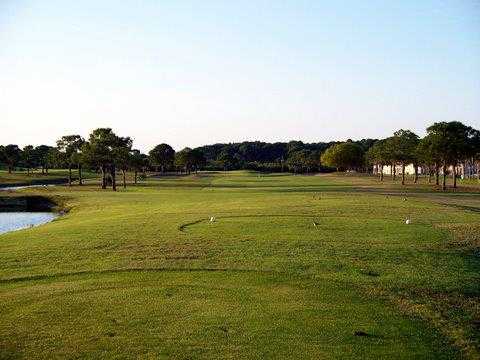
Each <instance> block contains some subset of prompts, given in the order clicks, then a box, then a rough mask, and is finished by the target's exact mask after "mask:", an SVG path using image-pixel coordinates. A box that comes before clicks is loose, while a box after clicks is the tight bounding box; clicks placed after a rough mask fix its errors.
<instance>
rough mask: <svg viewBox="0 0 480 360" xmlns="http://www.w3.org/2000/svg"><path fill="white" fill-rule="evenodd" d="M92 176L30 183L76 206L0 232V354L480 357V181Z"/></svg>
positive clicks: (250, 175)
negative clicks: (444, 189)
mask: <svg viewBox="0 0 480 360" xmlns="http://www.w3.org/2000/svg"><path fill="white" fill-rule="evenodd" d="M2 176H4V173H1V174H0V177H2ZM16 181H17V179H15V182H16ZM93 181H94V180H90V182H88V184H89V185H87V186H83V187H78V186H75V187H72V188H69V187H67V186H57V187H49V188H45V189H37V190H33V189H30V190H22V191H21V192H22V193H23V194H36V195H44V196H48V197H52V198H55V199H62V202H64V203H65V206H67V207H68V208H69V209H70V211H69V213H68V214H67V215H65V216H63V217H61V218H59V219H57V220H55V221H54V222H52V223H49V224H47V225H44V226H41V227H38V228H33V229H28V230H22V231H18V232H14V233H8V234H4V235H0V359H10V358H13V359H15V358H27V359H36V358H38V359H43V358H88V359H91V358H99V359H104V358H147V359H148V358H152V359H157V358H160V359H163V358H164V359H168V358H179V359H197V358H199V359H209V358H218V359H251V358H259V359H263V358H272V359H282V358H287V359H330V358H332V359H333V358H335V359H345V358H352V359H360V358H384V359H399V358H401V359H412V358H417V359H418V358H420V359H425V358H435V359H442V358H445V359H450V358H460V357H462V356H463V357H464V358H470V359H477V358H478V357H479V354H480V352H479V351H480V350H479V347H480V344H479V340H478V339H479V338H480V258H479V251H480V250H479V245H480V235H479V233H480V194H479V193H477V192H475V191H478V187H477V185H475V184H474V183H472V184H469V187H468V188H464V189H463V190H461V191H458V192H455V193H453V192H449V193H445V194H443V193H441V192H436V191H433V189H432V188H430V187H427V186H425V185H421V186H419V187H413V186H412V185H409V186H407V187H406V190H404V189H402V188H401V187H400V186H398V185H396V184H391V183H390V181H389V180H388V179H386V180H385V182H384V184H381V185H380V183H379V182H378V181H377V180H376V179H374V178H370V177H354V176H341V175H321V176H293V175H283V174H272V175H265V174H258V173H253V172H243V171H239V172H230V173H227V174H224V173H201V174H199V175H192V176H185V177H179V178H176V177H168V178H158V179H150V180H148V181H147V182H145V183H141V184H138V185H137V186H129V187H128V188H127V189H126V190H123V189H121V187H119V191H118V192H116V193H114V192H112V191H109V190H107V191H101V190H100V189H99V188H98V185H97V184H93V183H92V182H93ZM0 182H4V183H5V182H8V181H7V180H5V179H4V180H3V181H2V180H0ZM467 189H468V190H469V191H472V192H471V193H469V192H467ZM0 195H2V194H1V193H0ZM404 198H405V200H404ZM212 216H214V217H215V221H214V222H210V221H209V219H210V217H212ZM406 218H409V219H411V222H412V223H411V224H410V225H406V224H405V219H406ZM314 222H315V223H316V226H314V225H313V223H314Z"/></svg>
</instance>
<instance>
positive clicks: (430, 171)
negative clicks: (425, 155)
mask: <svg viewBox="0 0 480 360" xmlns="http://www.w3.org/2000/svg"><path fill="white" fill-rule="evenodd" d="M428 183H429V184H431V183H432V168H431V167H430V166H429V167H428Z"/></svg>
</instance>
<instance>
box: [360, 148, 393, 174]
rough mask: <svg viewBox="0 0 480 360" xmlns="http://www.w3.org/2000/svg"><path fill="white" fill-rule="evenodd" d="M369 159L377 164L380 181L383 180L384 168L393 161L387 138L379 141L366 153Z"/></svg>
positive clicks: (371, 162) (373, 163)
mask: <svg viewBox="0 0 480 360" xmlns="http://www.w3.org/2000/svg"><path fill="white" fill-rule="evenodd" d="M366 158H367V161H368V162H370V164H372V165H376V166H377V172H378V173H379V174H380V181H383V168H384V166H385V165H387V164H389V163H390V162H391V154H390V151H389V149H388V144H387V142H386V140H379V141H377V142H376V143H375V144H374V145H373V146H372V147H370V148H369V149H368V151H367V153H366Z"/></svg>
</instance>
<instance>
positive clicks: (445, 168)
mask: <svg viewBox="0 0 480 360" xmlns="http://www.w3.org/2000/svg"><path fill="white" fill-rule="evenodd" d="M442 171H443V181H442V190H443V191H445V190H446V189H447V164H445V162H444V163H443V167H442Z"/></svg>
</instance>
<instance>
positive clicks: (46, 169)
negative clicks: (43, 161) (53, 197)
mask: <svg viewBox="0 0 480 360" xmlns="http://www.w3.org/2000/svg"><path fill="white" fill-rule="evenodd" d="M45 174H47V175H48V166H45Z"/></svg>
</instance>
